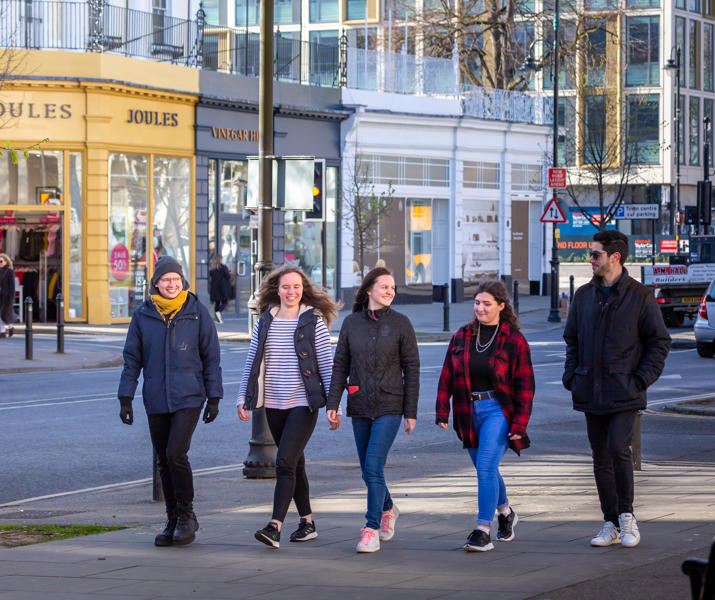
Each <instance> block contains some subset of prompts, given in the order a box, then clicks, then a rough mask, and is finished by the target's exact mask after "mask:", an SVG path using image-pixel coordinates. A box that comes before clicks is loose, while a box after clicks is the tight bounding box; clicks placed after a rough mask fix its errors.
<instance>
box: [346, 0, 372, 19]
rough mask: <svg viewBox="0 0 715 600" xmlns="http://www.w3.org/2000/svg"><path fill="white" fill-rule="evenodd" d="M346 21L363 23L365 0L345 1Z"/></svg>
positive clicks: (365, 8)
mask: <svg viewBox="0 0 715 600" xmlns="http://www.w3.org/2000/svg"><path fill="white" fill-rule="evenodd" d="M346 5H347V6H346V10H345V12H346V17H345V20H346V21H364V20H365V11H366V10H367V0H347V1H346Z"/></svg>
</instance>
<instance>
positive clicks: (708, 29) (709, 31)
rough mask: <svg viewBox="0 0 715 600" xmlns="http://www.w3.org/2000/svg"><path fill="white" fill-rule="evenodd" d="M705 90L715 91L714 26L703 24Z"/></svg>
mask: <svg viewBox="0 0 715 600" xmlns="http://www.w3.org/2000/svg"><path fill="white" fill-rule="evenodd" d="M703 89H704V90H705V91H707V92H712V91H713V25H712V23H703Z"/></svg>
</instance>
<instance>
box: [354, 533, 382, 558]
mask: <svg viewBox="0 0 715 600" xmlns="http://www.w3.org/2000/svg"><path fill="white" fill-rule="evenodd" d="M360 531H361V532H362V537H361V538H360V541H359V542H358V545H357V548H355V550H356V551H357V552H359V553H364V552H377V551H378V550H379V549H380V537H379V534H378V530H377V529H370V528H369V527H363V528H362V529H361V530H360Z"/></svg>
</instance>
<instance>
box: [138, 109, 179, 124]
mask: <svg viewBox="0 0 715 600" xmlns="http://www.w3.org/2000/svg"><path fill="white" fill-rule="evenodd" d="M127 123H129V124H130V125H156V126H158V127H178V126H179V114H178V113H172V112H159V111H158V110H139V109H133V108H130V109H129V118H128V119H127Z"/></svg>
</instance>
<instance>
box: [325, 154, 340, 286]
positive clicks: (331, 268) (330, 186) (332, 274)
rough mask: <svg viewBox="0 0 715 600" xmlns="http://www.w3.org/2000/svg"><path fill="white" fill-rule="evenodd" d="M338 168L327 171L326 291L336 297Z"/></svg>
mask: <svg viewBox="0 0 715 600" xmlns="http://www.w3.org/2000/svg"><path fill="white" fill-rule="evenodd" d="M337 205H338V168H337V167H327V168H326V169H325V254H326V263H327V265H328V268H327V271H326V277H327V281H326V282H325V289H326V290H327V291H328V293H329V294H330V295H332V296H333V297H335V285H336V280H337V277H336V274H337V273H336V269H337V265H338V223H337V218H336V214H337Z"/></svg>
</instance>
